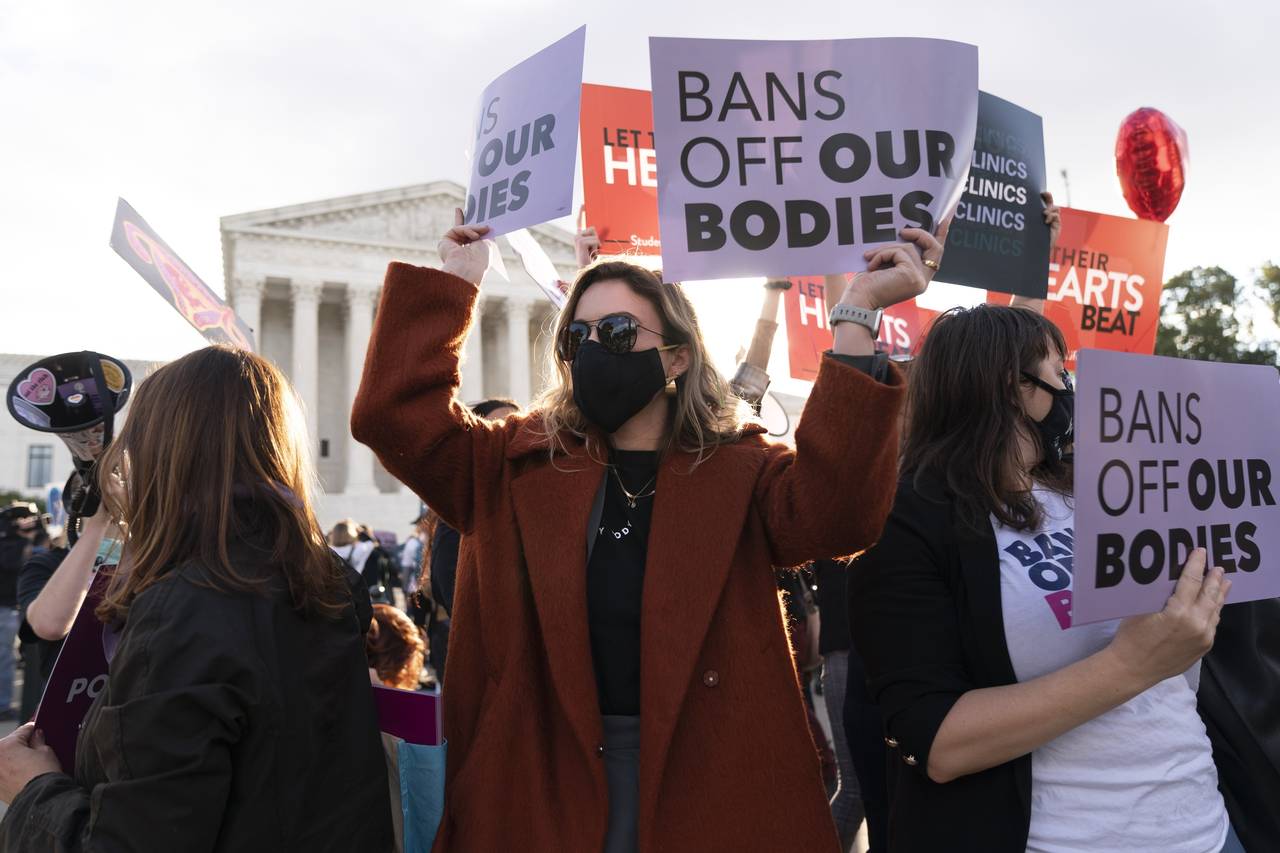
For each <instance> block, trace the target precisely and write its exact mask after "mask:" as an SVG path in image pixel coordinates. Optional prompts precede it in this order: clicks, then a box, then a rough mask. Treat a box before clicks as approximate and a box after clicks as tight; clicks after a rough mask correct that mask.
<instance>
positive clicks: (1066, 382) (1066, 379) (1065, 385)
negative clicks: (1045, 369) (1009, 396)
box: [1022, 368, 1076, 397]
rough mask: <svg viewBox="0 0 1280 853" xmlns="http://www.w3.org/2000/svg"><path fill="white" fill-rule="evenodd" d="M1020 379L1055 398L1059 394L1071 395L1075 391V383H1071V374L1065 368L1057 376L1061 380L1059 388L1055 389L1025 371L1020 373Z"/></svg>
mask: <svg viewBox="0 0 1280 853" xmlns="http://www.w3.org/2000/svg"><path fill="white" fill-rule="evenodd" d="M1022 378H1023V379H1025V380H1027V381H1028V382H1030V383H1031V384H1032V385H1035V386H1036V387H1038V388H1043V389H1044V390H1046V391H1048V392H1049V393H1050V394H1052V395H1054V396H1055V397H1056V396H1058V395H1059V394H1073V393H1075V389H1076V386H1075V383H1073V382H1072V381H1071V374H1070V373H1068V372H1067V371H1066V368H1063V370H1062V372H1061V373H1059V374H1058V378H1059V379H1061V380H1062V387H1061V388H1055V387H1053V386H1052V385H1050V384H1049V383H1048V382H1045V381H1044V380H1043V379H1041V378H1040V377H1039V376H1036V375H1035V374H1034V373H1027V372H1026V371H1025V370H1024V371H1022Z"/></svg>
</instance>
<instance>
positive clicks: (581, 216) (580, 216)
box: [578, 204, 595, 231]
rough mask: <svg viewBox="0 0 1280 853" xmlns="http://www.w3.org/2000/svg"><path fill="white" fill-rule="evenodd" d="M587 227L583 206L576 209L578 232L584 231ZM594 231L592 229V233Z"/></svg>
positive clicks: (585, 211)
mask: <svg viewBox="0 0 1280 853" xmlns="http://www.w3.org/2000/svg"><path fill="white" fill-rule="evenodd" d="M586 227H587V206H586V205H585V204H583V205H579V207H578V230H579V231H585V230H586ZM594 230H595V229H594V228H593V229H592V231H594Z"/></svg>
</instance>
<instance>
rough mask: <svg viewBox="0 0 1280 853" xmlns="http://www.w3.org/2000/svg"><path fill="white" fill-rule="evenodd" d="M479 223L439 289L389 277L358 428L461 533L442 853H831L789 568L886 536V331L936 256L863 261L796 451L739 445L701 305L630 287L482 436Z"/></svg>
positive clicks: (753, 435)
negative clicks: (536, 389)
mask: <svg viewBox="0 0 1280 853" xmlns="http://www.w3.org/2000/svg"><path fill="white" fill-rule="evenodd" d="M457 223H458V225H457V226H456V227H455V228H454V229H453V230H451V231H450V232H449V233H448V234H447V235H446V236H445V238H444V239H443V240H442V241H441V243H440V247H439V251H440V256H441V260H442V261H443V263H442V269H441V270H439V271H436V270H430V269H421V268H417V267H412V266H408V265H406V264H392V265H391V266H390V268H389V269H388V271H387V278H386V286H385V288H384V290H383V294H382V307H381V310H380V311H379V312H378V318H377V322H376V324H375V328H374V333H373V337H372V339H371V341H370V346H369V352H368V356H367V358H366V360H365V366H364V375H363V378H362V380H361V384H360V390H359V393H358V394H357V396H356V401H355V407H354V410H353V412H352V418H351V427H352V433H353V434H354V435H355V437H356V438H357V439H358V440H359V441H361V442H363V443H365V444H367V445H369V446H370V447H372V448H373V449H374V451H375V452H376V453H377V455H378V457H379V459H381V460H382V462H383V464H384V465H385V466H386V467H387V470H388V471H390V472H391V473H392V474H393V475H394V476H395V477H397V478H398V479H400V480H402V481H403V482H405V483H407V484H408V485H409V486H410V487H411V488H413V490H414V491H415V492H417V493H418V495H419V496H420V497H421V498H422V499H423V500H425V501H426V502H427V504H429V505H430V506H431V507H432V508H433V509H435V510H436V511H437V512H438V513H439V514H440V516H441V518H442V519H444V520H445V522H447V523H448V524H450V525H451V526H453V527H455V528H457V529H458V530H459V531H460V532H461V533H462V540H461V548H460V554H459V559H458V575H457V587H456V591H455V595H454V607H453V614H452V616H453V620H452V621H453V627H452V634H451V637H450V650H449V661H448V670H447V672H446V676H445V683H446V684H447V685H448V688H447V690H446V693H445V700H444V730H445V737H446V739H447V741H448V764H447V773H446V784H445V797H446V802H445V808H444V815H443V819H442V822H441V825H440V830H439V833H438V834H437V837H436V840H435V846H434V850H435V851H436V853H446V851H448V853H455V852H456V851H477V853H479V852H480V851H486V853H487V851H493V850H529V851H548V853H551V851H557V853H558V851H562V850H574V851H588V853H589V852H590V851H602V850H603V851H607V853H623V852H624V851H658V850H677V849H679V850H706V851H714V850H807V851H835V850H837V849H838V840H837V836H836V831H835V828H834V826H833V824H832V821H831V815H830V812H829V810H828V807H827V798H826V792H825V790H824V788H823V782H822V776H821V771H820V768H819V764H818V758H817V754H816V751H815V749H814V745H813V741H812V739H811V737H810V735H809V731H808V728H807V724H806V715H805V708H804V704H803V700H802V698H801V695H800V690H799V685H798V683H797V680H796V673H795V668H794V665H793V664H792V660H791V654H790V650H789V646H788V638H787V635H786V633H785V630H784V627H783V624H782V618H781V614H780V612H779V608H778V599H777V593H776V590H775V588H774V575H773V566H775V565H777V566H795V565H799V564H801V563H804V562H807V561H809V560H812V559H815V558H820V557H826V556H834V555H845V554H850V553H853V552H855V551H858V550H859V549H862V548H866V547H867V546H869V545H870V544H871V543H872V542H873V541H874V540H875V538H876V537H877V536H878V535H879V533H880V529H881V527H882V525H883V522H884V519H885V516H886V515H887V514H888V511H889V506H890V503H891V498H892V495H891V491H892V490H891V489H889V488H886V485H887V484H888V483H891V482H892V481H893V478H894V476H895V455H896V450H897V442H898V438H897V423H898V413H899V407H900V403H901V399H902V394H903V391H902V388H901V380H900V377H899V376H898V374H897V372H896V370H894V369H893V368H892V367H891V366H890V365H889V364H888V362H887V360H886V359H885V358H884V357H882V356H876V355H875V354H874V342H875V331H876V326H877V324H878V319H879V317H878V311H879V310H880V309H883V308H885V307H888V306H889V305H892V304H895V303H897V302H899V301H902V300H904V299H907V298H909V297H911V296H913V295H915V294H918V293H920V292H922V291H923V290H924V288H925V286H926V284H927V282H928V280H929V278H930V277H931V276H932V273H933V270H934V269H936V268H937V265H938V261H939V259H940V258H941V255H942V247H941V245H940V244H939V242H938V240H936V239H935V238H934V237H933V236H932V235H930V234H929V233H927V232H924V231H920V230H915V229H907V230H905V231H904V232H903V235H902V236H903V240H904V242H902V243H897V244H891V245H888V246H886V247H883V248H881V249H879V250H876V251H870V252H868V254H867V257H868V262H869V270H870V271H869V272H868V273H866V274H863V275H860V276H859V277H858V279H857V281H856V282H855V284H854V286H852V287H850V288H849V290H848V291H847V292H846V294H845V296H844V298H843V299H842V301H841V303H840V305H838V306H836V307H835V308H834V309H833V312H832V315H833V316H832V319H833V321H834V322H835V323H836V325H835V332H834V335H835V346H834V352H833V353H832V354H830V355H828V356H827V357H825V358H824V360H823V365H822V368H821V373H820V375H819V377H818V379H817V381H816V382H815V385H814V389H813V394H812V396H811V397H810V398H809V402H808V406H807V409H806V411H807V414H806V417H805V422H804V425H802V426H801V427H800V429H799V431H798V432H797V434H796V446H795V448H794V449H793V448H791V447H788V446H786V445H783V444H779V443H774V442H770V441H768V440H767V439H766V438H765V437H764V435H763V434H762V433H763V432H764V430H763V427H761V426H759V425H758V424H755V423H753V422H750V421H749V420H747V419H746V418H745V413H744V409H745V405H744V404H742V403H741V401H738V400H736V399H735V398H734V397H733V395H732V393H731V392H730V390H729V385H728V383H727V382H726V381H725V380H724V379H723V378H722V377H721V376H720V375H719V374H718V373H717V372H716V371H715V369H714V367H713V366H712V364H711V362H710V359H709V358H708V356H707V351H706V347H705V346H704V344H703V341H702V335H701V332H700V331H699V328H698V322H697V319H696V317H695V315H694V312H693V309H692V306H691V305H690V304H689V301H688V300H687V298H686V297H685V296H684V293H683V291H682V290H681V288H680V287H679V285H675V284H668V283H664V282H662V281H661V279H660V278H659V277H658V276H656V275H654V274H653V273H651V272H649V271H647V270H645V269H643V268H641V267H638V266H635V265H632V264H629V263H621V262H608V263H599V264H596V265H594V266H591V267H589V268H587V269H585V270H584V271H583V272H582V273H581V274H580V275H579V276H578V279H577V281H576V282H575V283H574V285H573V287H572V289H571V291H570V293H569V294H568V298H567V301H566V304H565V306H564V308H563V309H562V310H561V312H560V315H559V317H558V319H557V322H556V330H555V349H556V361H555V364H556V371H555V377H554V380H553V382H552V385H551V387H550V388H549V389H548V391H547V392H546V393H545V395H544V396H543V397H542V399H541V400H539V401H538V402H536V403H535V404H534V405H533V406H532V407H531V408H530V410H529V411H527V412H521V413H518V414H515V415H512V416H510V417H508V418H506V419H504V420H502V421H492V420H484V419H482V418H478V417H476V416H475V415H474V413H472V412H471V411H469V410H468V409H467V407H466V406H464V405H463V404H462V403H461V402H459V401H458V399H457V396H456V390H457V385H458V353H459V350H460V348H461V346H462V343H463V340H464V339H465V336H466V334H467V328H468V326H469V325H470V323H471V317H472V306H473V304H474V302H475V299H476V295H477V292H478V291H477V285H478V283H479V282H480V279H481V277H482V276H483V275H484V271H485V269H486V268H487V266H488V258H489V250H490V247H491V244H490V243H488V242H487V241H485V240H484V237H485V235H486V233H487V229H486V228H483V227H469V226H463V225H462V224H461V223H462V218H461V213H460V212H459V214H458V217H457ZM781 815H785V816H786V817H785V819H780V816H781Z"/></svg>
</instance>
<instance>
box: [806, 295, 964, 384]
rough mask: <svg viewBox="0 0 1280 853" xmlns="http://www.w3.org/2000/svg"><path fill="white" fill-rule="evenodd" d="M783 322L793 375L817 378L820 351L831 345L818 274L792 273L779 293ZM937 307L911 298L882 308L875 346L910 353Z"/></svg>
mask: <svg viewBox="0 0 1280 853" xmlns="http://www.w3.org/2000/svg"><path fill="white" fill-rule="evenodd" d="M782 305H783V313H784V314H785V315H786V324H787V355H788V356H789V360H790V365H791V377H792V378H793V379H807V380H809V381H812V380H814V379H817V378H818V366H819V364H820V363H821V359H822V354H823V353H824V352H826V351H827V350H829V349H831V344H832V335H831V328H830V327H829V326H828V325H827V313H828V311H827V296H826V282H825V279H824V278H823V277H822V276H795V277H793V278H791V289H790V290H788V291H786V292H785V293H784V294H783V299H782ZM937 316H938V312H937V311H931V310H929V309H928V308H921V307H920V306H919V305H917V304H916V301H915V300H914V299H912V300H910V301H908V302H904V303H902V304H900V305H895V306H893V307H892V308H889V309H887V310H886V311H885V312H884V319H883V321H882V322H881V324H880V337H879V338H878V339H877V340H876V349H877V350H878V351H880V352H885V353H888V354H889V355H907V354H909V353H914V352H915V350H916V347H917V346H919V343H920V341H921V340H922V339H923V338H924V333H925V331H926V330H927V329H928V327H929V324H930V323H932V322H933V319H934V318H935V317H937Z"/></svg>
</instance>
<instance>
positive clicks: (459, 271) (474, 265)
mask: <svg viewBox="0 0 1280 853" xmlns="http://www.w3.org/2000/svg"><path fill="white" fill-rule="evenodd" d="M488 233H489V226H488V225H463V224H462V210H461V209H460V208H455V209H454V214H453V227H452V228H450V229H449V231H448V233H446V234H445V235H444V236H443V237H441V238H440V245H439V247H438V248H437V251H438V252H439V253H440V269H441V270H442V271H443V272H447V273H450V274H451V275H456V276H457V277H458V278H460V279H463V280H465V281H469V282H471V283H472V284H474V285H479V284H480V280H481V279H482V278H484V273H485V270H487V269H488V268H489V251H490V249H492V248H493V241H492V240H486V239H484V238H485V235H487V234H488Z"/></svg>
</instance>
